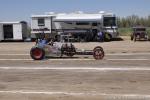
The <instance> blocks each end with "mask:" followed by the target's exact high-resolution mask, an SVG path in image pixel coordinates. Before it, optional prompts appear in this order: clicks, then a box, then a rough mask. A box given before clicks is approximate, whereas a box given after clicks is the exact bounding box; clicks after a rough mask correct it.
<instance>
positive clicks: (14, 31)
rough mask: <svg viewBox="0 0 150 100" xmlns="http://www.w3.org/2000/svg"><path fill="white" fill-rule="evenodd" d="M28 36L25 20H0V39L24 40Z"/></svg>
mask: <svg viewBox="0 0 150 100" xmlns="http://www.w3.org/2000/svg"><path fill="white" fill-rule="evenodd" d="M28 37H29V33H28V32H27V23H26V22H24V21H21V22H19V21H18V22H0V41H2V40H24V39H26V38H28Z"/></svg>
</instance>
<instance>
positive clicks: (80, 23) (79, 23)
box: [76, 22, 89, 25]
mask: <svg viewBox="0 0 150 100" xmlns="http://www.w3.org/2000/svg"><path fill="white" fill-rule="evenodd" d="M76 25H89V23H87V22H77V23H76Z"/></svg>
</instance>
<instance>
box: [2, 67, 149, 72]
mask: <svg viewBox="0 0 150 100" xmlns="http://www.w3.org/2000/svg"><path fill="white" fill-rule="evenodd" d="M0 69H1V70H95V71H150V68H149V67H142V68H140V67H132V68H129V67H126V68H125V67H121V68H115V67H103V68H99V67H0Z"/></svg>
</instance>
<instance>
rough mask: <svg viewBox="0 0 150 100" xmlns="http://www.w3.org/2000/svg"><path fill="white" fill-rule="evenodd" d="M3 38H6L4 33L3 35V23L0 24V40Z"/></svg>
mask: <svg viewBox="0 0 150 100" xmlns="http://www.w3.org/2000/svg"><path fill="white" fill-rule="evenodd" d="M1 40H4V35H3V27H2V25H1V24H0V41H1Z"/></svg>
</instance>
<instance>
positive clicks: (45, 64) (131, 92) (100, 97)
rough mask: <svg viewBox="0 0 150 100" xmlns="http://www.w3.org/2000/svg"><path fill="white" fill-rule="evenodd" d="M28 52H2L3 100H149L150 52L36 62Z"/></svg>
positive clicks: (0, 85)
mask: <svg viewBox="0 0 150 100" xmlns="http://www.w3.org/2000/svg"><path fill="white" fill-rule="evenodd" d="M5 45H6V44H5ZM8 45H9V44H8ZM2 46H3V44H2V45H1V44H0V47H2ZM16 47H17V46H16ZM27 50H28V49H25V47H24V48H23V47H22V48H19V47H18V48H17V49H16V52H15V48H12V52H10V49H9V50H7V49H6V50H1V51H0V100H150V85H149V84H150V53H149V52H143V51H142V52H136V53H132V52H126V53H121V52H118V53H111V52H108V53H106V56H105V58H104V59H103V60H100V61H99V60H94V59H93V57H92V56H75V57H73V58H68V57H63V58H46V59H45V60H42V61H34V60H32V59H31V58H30V55H29V53H28V51H27ZM147 51H148V50H147ZM116 52H117V51H116Z"/></svg>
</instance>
